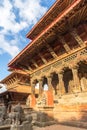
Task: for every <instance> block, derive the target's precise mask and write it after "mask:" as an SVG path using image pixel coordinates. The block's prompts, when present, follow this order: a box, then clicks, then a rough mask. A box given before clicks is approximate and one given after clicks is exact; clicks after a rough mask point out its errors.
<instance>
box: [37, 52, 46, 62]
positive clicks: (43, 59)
mask: <svg viewBox="0 0 87 130" xmlns="http://www.w3.org/2000/svg"><path fill="white" fill-rule="evenodd" d="M38 55H39V57H40V58H41V60H42V61H43V63H44V64H46V63H47V60H46V59H45V58H44V57H43V56H42V55H41V53H39V54H38Z"/></svg>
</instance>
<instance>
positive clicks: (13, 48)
mask: <svg viewBox="0 0 87 130" xmlns="http://www.w3.org/2000/svg"><path fill="white" fill-rule="evenodd" d="M40 2H41V0H3V1H2V3H0V54H1V53H8V54H10V55H11V57H14V56H15V55H17V54H18V52H19V50H20V49H19V42H20V39H22V38H21V37H22V36H21V31H23V30H24V29H27V28H29V27H30V26H31V25H33V24H35V23H36V22H37V20H38V19H39V18H40V17H41V16H42V15H43V14H44V13H45V12H46V10H47V8H46V7H43V6H42V5H41V3H40ZM7 37H8V39H7ZM9 37H10V39H9ZM24 39H25V37H24Z"/></svg>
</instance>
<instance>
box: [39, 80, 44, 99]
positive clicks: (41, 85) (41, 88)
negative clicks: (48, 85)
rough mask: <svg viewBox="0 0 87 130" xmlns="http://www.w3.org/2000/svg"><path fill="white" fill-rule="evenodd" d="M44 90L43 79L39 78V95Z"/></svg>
mask: <svg viewBox="0 0 87 130" xmlns="http://www.w3.org/2000/svg"><path fill="white" fill-rule="evenodd" d="M42 92H43V79H40V80H39V97H40V96H41V95H42Z"/></svg>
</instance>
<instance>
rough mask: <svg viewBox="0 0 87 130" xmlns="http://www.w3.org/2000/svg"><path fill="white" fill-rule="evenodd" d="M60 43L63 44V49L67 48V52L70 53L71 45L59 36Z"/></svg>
mask: <svg viewBox="0 0 87 130" xmlns="http://www.w3.org/2000/svg"><path fill="white" fill-rule="evenodd" d="M58 38H59V40H60V42H61V43H62V45H63V47H64V48H65V50H66V52H70V51H71V49H70V47H69V45H68V44H67V43H66V41H65V39H64V37H61V36H58Z"/></svg>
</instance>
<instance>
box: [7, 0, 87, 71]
mask: <svg viewBox="0 0 87 130" xmlns="http://www.w3.org/2000/svg"><path fill="white" fill-rule="evenodd" d="M54 14H55V15H54ZM86 22H87V3H86V0H62V1H61V0H57V1H56V2H55V4H54V5H53V6H52V7H51V8H50V9H49V11H48V12H47V13H46V14H45V15H44V16H43V17H42V19H41V20H40V21H39V22H38V23H37V24H36V25H35V26H34V27H33V29H32V30H31V31H30V32H29V33H28V34H27V38H30V39H32V41H31V43H29V44H28V45H27V46H26V47H25V48H24V49H23V50H22V51H21V52H20V53H19V54H18V55H17V56H16V57H15V58H14V59H13V60H12V61H11V62H10V63H9V64H8V67H10V68H12V69H16V68H17V69H20V70H26V71H28V72H29V73H32V72H33V71H35V70H37V69H38V68H41V67H43V66H45V65H47V64H49V63H51V62H53V61H54V60H56V59H57V58H59V57H61V54H64V55H65V56H66V54H67V53H68V52H71V50H72V49H71V48H73V46H74V45H76V41H75V40H74V39H73V38H72V37H71V35H70V34H69V32H70V31H71V30H72V28H76V29H77V32H78V33H79V35H80V31H79V30H82V32H81V33H83V32H84V28H83V27H81V26H79V24H80V25H81V24H84V25H85V24H86ZM86 31H87V30H86ZM81 35H83V34H81ZM64 38H65V41H66V42H67V43H68V42H70V41H69V40H71V43H70V44H69V48H66V47H64V46H63V45H62V42H63V41H62V39H64ZM72 41H73V42H72ZM64 55H63V57H64Z"/></svg>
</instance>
